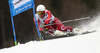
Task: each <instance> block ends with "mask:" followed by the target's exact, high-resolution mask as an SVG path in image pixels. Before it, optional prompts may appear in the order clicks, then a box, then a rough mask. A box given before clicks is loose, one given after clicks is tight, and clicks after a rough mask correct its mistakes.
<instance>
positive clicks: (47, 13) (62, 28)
mask: <svg viewBox="0 0 100 53" xmlns="http://www.w3.org/2000/svg"><path fill="white" fill-rule="evenodd" d="M35 17H36V21H37V23H38V28H39V30H40V31H43V28H40V24H41V23H42V22H44V23H46V24H54V23H58V24H54V25H48V26H44V28H48V31H49V33H53V32H54V31H55V30H60V31H66V32H67V31H68V32H72V30H73V27H70V26H64V25H63V24H62V23H61V21H60V20H59V19H58V18H56V17H54V16H53V15H52V14H51V12H50V11H49V10H45V16H44V18H43V19H41V18H40V17H39V15H38V14H36V15H35Z"/></svg>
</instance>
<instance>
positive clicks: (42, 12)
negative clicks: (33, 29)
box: [37, 11, 45, 15]
mask: <svg viewBox="0 0 100 53" xmlns="http://www.w3.org/2000/svg"><path fill="white" fill-rule="evenodd" d="M37 13H38V15H40V14H42V15H43V14H44V13H45V12H44V11H41V12H37Z"/></svg>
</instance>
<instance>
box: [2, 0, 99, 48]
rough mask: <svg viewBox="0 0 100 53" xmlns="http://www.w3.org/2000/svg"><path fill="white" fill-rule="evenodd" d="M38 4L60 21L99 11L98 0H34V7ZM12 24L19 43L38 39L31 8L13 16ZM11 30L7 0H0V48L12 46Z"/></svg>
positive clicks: (69, 24)
mask: <svg viewBox="0 0 100 53" xmlns="http://www.w3.org/2000/svg"><path fill="white" fill-rule="evenodd" d="M39 4H43V5H45V7H46V8H47V9H48V10H50V11H51V12H52V14H53V15H54V16H55V17H57V18H58V19H60V20H61V21H66V20H71V19H76V18H81V17H87V16H95V15H96V14H97V13H98V12H99V11H100V0H35V7H36V6H37V5H39ZM14 24H15V31H16V36H17V41H18V42H19V43H22V44H24V43H26V42H28V41H35V40H37V41H38V40H39V38H38V34H37V31H36V27H35V25H34V22H33V9H29V10H27V11H25V12H23V13H21V14H19V15H17V16H14ZM80 24H81V23H80V22H74V23H73V22H72V23H65V24H64V25H65V26H73V27H76V26H78V25H80ZM12 30H13V29H12V23H11V16H10V10H9V4H8V0H2V1H1V0H0V49H2V48H8V47H12V46H14V37H13V31H12Z"/></svg>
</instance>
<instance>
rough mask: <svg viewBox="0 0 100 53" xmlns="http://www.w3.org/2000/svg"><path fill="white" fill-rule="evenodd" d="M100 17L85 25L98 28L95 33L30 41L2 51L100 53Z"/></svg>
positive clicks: (24, 52) (1, 52)
mask: <svg viewBox="0 0 100 53" xmlns="http://www.w3.org/2000/svg"><path fill="white" fill-rule="evenodd" d="M99 17H100V16H98V18H96V20H95V21H93V22H92V23H89V24H88V25H87V26H86V25H85V27H83V29H86V30H88V29H90V28H91V29H94V28H96V29H97V31H96V32H94V33H90V34H85V35H78V36H73V37H65V38H59V39H52V40H46V41H30V42H28V43H26V44H19V45H17V46H13V47H11V48H4V49H1V50H0V53H100V24H99V23H100V19H99ZM94 26H96V27H94Z"/></svg>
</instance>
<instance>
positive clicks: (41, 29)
mask: <svg viewBox="0 0 100 53" xmlns="http://www.w3.org/2000/svg"><path fill="white" fill-rule="evenodd" d="M33 20H34V23H35V19H34V18H33ZM37 23H38V29H39V30H40V31H43V28H40V21H39V20H38V21H37ZM35 25H36V24H35Z"/></svg>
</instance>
